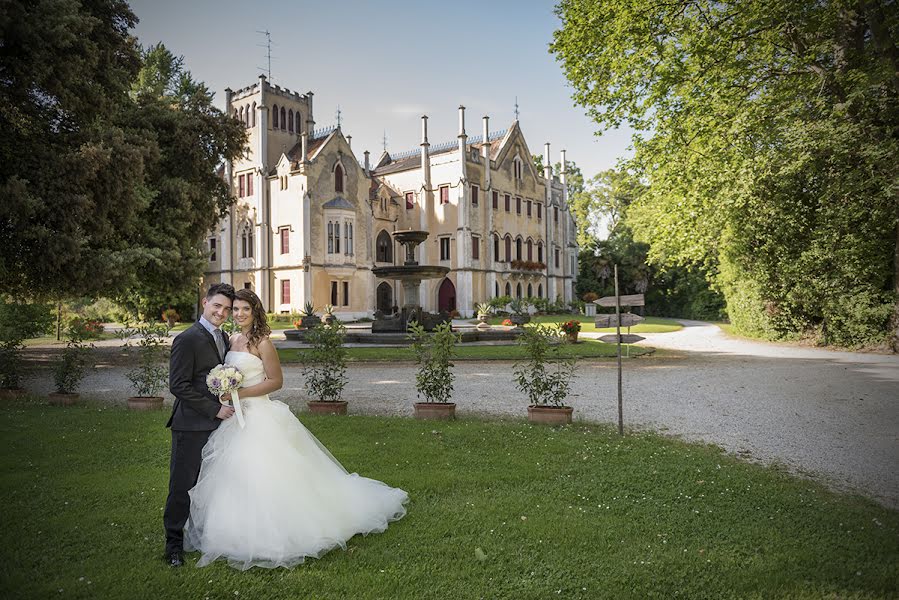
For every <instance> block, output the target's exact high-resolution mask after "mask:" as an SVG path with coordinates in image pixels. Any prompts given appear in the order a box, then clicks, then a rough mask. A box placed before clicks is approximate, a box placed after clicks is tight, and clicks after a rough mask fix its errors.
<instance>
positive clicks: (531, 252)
mask: <svg viewBox="0 0 899 600" xmlns="http://www.w3.org/2000/svg"><path fill="white" fill-rule="evenodd" d="M527 246H528V261H532V260H534V242H532V241H531V240H528V244H527ZM528 295H529V296H530V294H528Z"/></svg>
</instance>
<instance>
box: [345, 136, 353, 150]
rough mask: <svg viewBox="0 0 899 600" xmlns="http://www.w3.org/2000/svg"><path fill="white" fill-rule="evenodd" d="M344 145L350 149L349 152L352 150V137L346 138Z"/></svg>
mask: <svg viewBox="0 0 899 600" xmlns="http://www.w3.org/2000/svg"><path fill="white" fill-rule="evenodd" d="M346 145H347V146H349V147H350V150H352V149H353V136H351V135H348V136H346Z"/></svg>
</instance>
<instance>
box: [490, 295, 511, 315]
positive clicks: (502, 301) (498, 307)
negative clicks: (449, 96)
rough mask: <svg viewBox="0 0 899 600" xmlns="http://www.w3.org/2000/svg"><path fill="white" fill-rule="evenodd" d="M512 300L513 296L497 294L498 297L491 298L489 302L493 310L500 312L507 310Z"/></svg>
mask: <svg viewBox="0 0 899 600" xmlns="http://www.w3.org/2000/svg"><path fill="white" fill-rule="evenodd" d="M510 302H512V296H497V297H496V298H491V299H490V301H489V302H488V304H489V305H490V307H491V308H492V309H493V312H495V313H500V312H503V311H505V310H506V306H507V305H508V304H509V303H510Z"/></svg>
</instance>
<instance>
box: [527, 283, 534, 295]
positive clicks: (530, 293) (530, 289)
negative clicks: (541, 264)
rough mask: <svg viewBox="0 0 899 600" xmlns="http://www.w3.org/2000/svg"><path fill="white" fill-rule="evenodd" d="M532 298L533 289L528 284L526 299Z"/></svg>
mask: <svg viewBox="0 0 899 600" xmlns="http://www.w3.org/2000/svg"><path fill="white" fill-rule="evenodd" d="M533 297H534V288H532V287H531V284H530V283H529V284H528V298H533Z"/></svg>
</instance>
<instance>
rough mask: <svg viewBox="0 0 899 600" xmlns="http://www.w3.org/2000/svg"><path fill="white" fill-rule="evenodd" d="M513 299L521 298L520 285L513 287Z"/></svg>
mask: <svg viewBox="0 0 899 600" xmlns="http://www.w3.org/2000/svg"><path fill="white" fill-rule="evenodd" d="M515 297H516V298H521V284H520V283H519V284H518V285H516V286H515Z"/></svg>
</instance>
